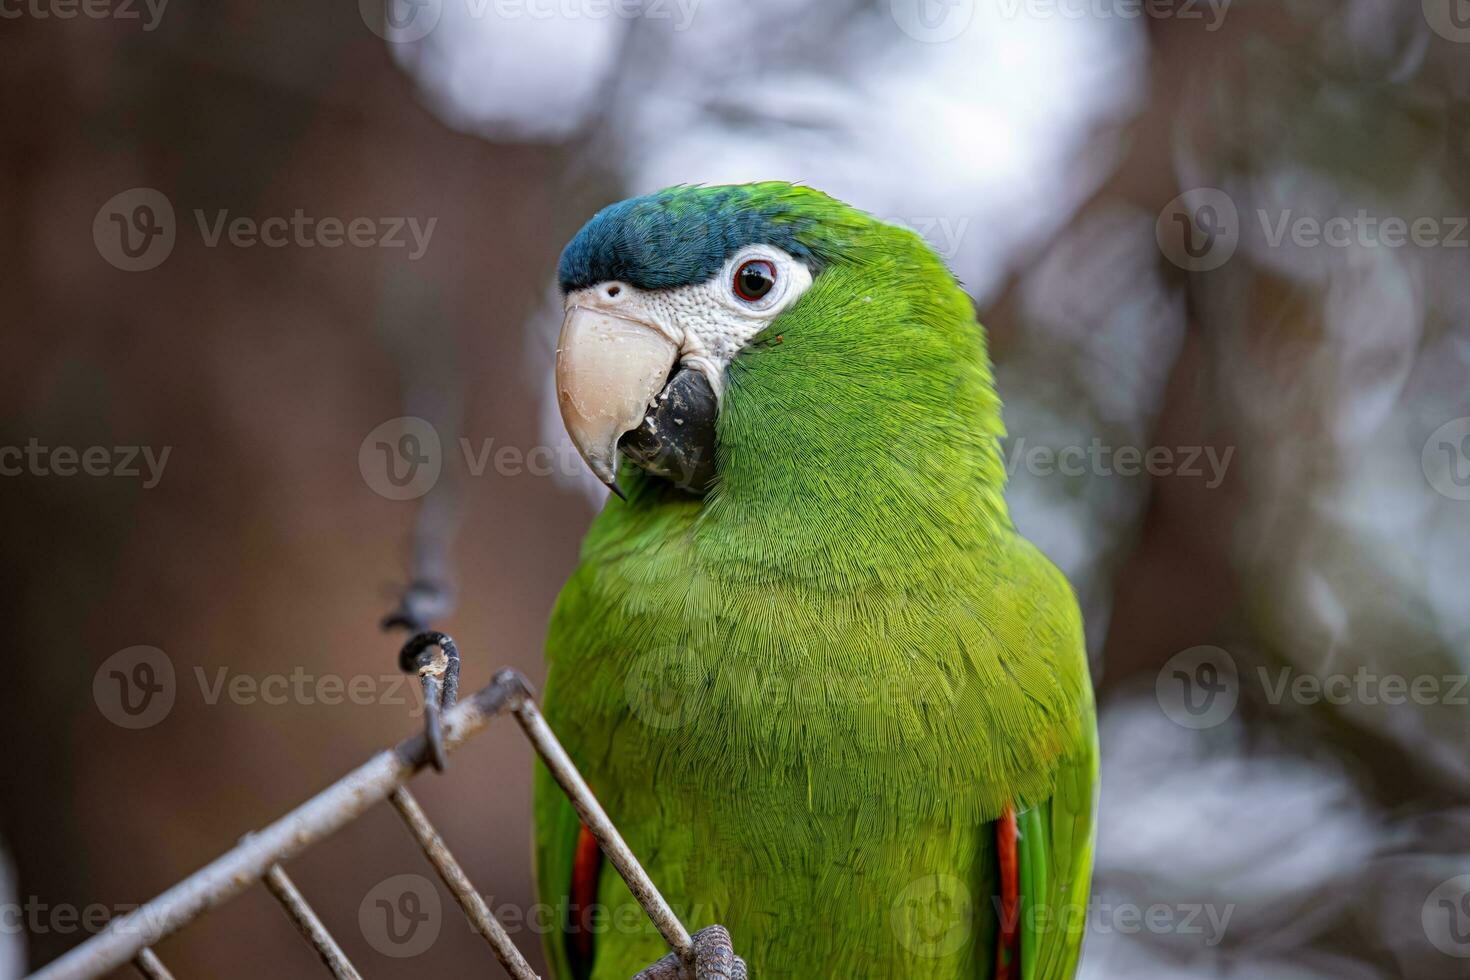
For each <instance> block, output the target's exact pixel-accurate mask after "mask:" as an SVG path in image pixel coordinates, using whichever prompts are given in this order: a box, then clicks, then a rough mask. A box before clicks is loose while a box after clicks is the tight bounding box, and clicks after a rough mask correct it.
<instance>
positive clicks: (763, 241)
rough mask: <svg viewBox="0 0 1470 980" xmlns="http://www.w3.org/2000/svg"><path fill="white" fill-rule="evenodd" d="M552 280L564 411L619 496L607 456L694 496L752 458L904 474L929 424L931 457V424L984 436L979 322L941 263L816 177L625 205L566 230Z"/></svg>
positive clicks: (984, 374)
mask: <svg viewBox="0 0 1470 980" xmlns="http://www.w3.org/2000/svg"><path fill="white" fill-rule="evenodd" d="M558 279H559V283H560V287H561V291H562V295H563V298H564V306H565V319H564V320H563V323H562V330H561V337H560V341H559V343H558V346H557V362H556V387H557V399H558V404H559V406H560V409H561V413H562V419H563V421H564V423H565V425H566V428H567V431H568V433H569V434H570V436H571V438H572V441H573V442H574V443H575V445H576V447H577V449H578V451H579V452H580V453H581V455H582V458H583V459H584V460H585V461H586V463H587V465H588V466H589V467H590V468H591V469H592V471H593V472H594V473H595V474H596V475H597V477H598V478H599V479H600V480H602V481H603V483H605V484H607V486H608V487H609V488H611V489H612V490H613V491H614V492H616V493H618V494H619V496H622V493H623V492H622V489H621V488H620V486H619V483H618V464H619V458H620V456H621V457H624V458H626V459H627V460H628V461H629V462H630V463H631V464H632V465H633V466H634V467H636V468H638V469H640V470H642V471H644V473H646V474H648V475H649V476H651V477H653V478H654V479H655V480H662V481H666V482H668V483H670V484H672V485H673V486H676V487H678V488H680V489H681V490H682V491H685V492H686V493H692V494H695V495H703V494H705V493H707V492H709V491H711V489H712V488H716V487H720V486H722V485H728V484H729V483H730V481H731V480H732V479H733V478H735V477H737V476H738V475H739V471H740V470H742V469H743V470H744V471H745V472H746V475H747V476H750V475H751V473H752V471H753V470H755V469H758V468H759V467H760V466H762V465H784V466H786V467H787V469H788V471H794V470H796V469H798V468H802V467H812V466H814V467H817V468H819V469H823V470H830V469H831V466H830V465H829V464H837V463H843V462H845V463H847V464H852V465H856V466H863V467H868V468H869V469H872V468H874V467H877V468H881V467H882V458H883V457H886V458H887V459H888V460H889V461H893V460H897V461H898V462H899V463H900V464H901V466H902V465H907V466H909V467H910V473H911V475H912V473H913V472H915V471H914V470H913V469H912V467H913V466H914V465H915V464H920V468H923V466H922V463H921V461H919V460H917V459H915V458H913V456H914V454H915V453H919V454H922V453H925V452H926V451H927V450H926V440H927V439H932V440H934V446H933V450H934V452H936V453H937V454H939V455H948V454H950V453H952V452H954V451H956V450H957V449H958V448H960V447H959V446H957V445H956V440H955V438H954V437H953V433H950V432H948V431H945V432H939V431H938V430H937V429H936V428H935V426H936V424H937V423H940V422H947V421H949V420H953V419H954V418H956V417H959V418H962V419H963V420H964V421H965V423H966V424H967V426H968V428H969V429H970V430H972V431H971V434H972V435H976V436H979V437H987V436H988V437H993V436H994V435H996V434H998V432H999V414H998V403H996V402H995V399H994V393H993V386H992V385H991V382H990V375H989V364H988V360H987V358H986V355H985V350H984V339H983V335H982V333H981V331H980V329H979V326H978V324H977V323H976V322H975V317H974V310H973V306H972V305H971V304H970V301H969V298H968V297H967V296H966V295H965V294H964V292H963V290H962V289H961V288H960V287H959V285H958V283H957V282H956V281H955V280H954V278H953V276H952V275H951V274H950V273H949V271H948V269H947V268H946V267H945V266H944V263H943V262H942V261H941V260H940V259H939V258H938V256H936V255H935V254H934V253H933V252H932V250H930V249H929V247H928V246H927V245H926V244H925V243H924V242H923V240H922V239H921V238H919V236H918V235H916V234H915V233H913V232H912V231H910V230H908V229H906V228H902V227H898V226H895V225H890V224H887V223H885V222H882V221H879V220H878V219H876V218H873V217H872V216H870V215H868V214H866V213H864V212H861V211H859V210H857V209H855V208H852V207H850V206H848V205H846V204H843V203H842V202H840V201H837V200H835V199H833V198H831V197H828V196H827V195H825V194H823V193H821V192H819V191H816V190H813V189H811V188H808V187H801V186H795V185H791V184H786V183H778V182H766V183H756V184H742V185H732V186H721V187H691V186H680V187H673V188H669V189H667V190H663V191H659V192H657V193H654V194H650V195H647V196H644V197H636V198H631V199H629V200H625V201H621V202H619V203H617V204H613V205H611V206H609V207H607V208H604V209H603V210H602V211H600V212H598V213H597V214H596V215H595V216H594V217H593V218H592V220H590V221H589V222H588V223H587V224H586V225H585V226H584V227H583V228H582V229H581V231H579V232H578V233H577V235H576V236H575V237H574V238H573V239H572V240H571V242H570V243H569V244H568V245H567V247H566V249H565V250H564V251H563V253H562V256H561V262H560V265H559V268H558ZM982 416H983V418H982ZM977 421H978V424H977ZM946 428H947V427H946ZM752 435H755V438H754V439H752V438H751V436H752ZM965 441H966V439H965V438H961V439H960V440H959V442H961V443H963V442H965ZM742 445H743V446H744V447H746V448H749V449H751V450H753V451H752V452H748V453H746V454H745V455H744V456H743V457H742V459H743V461H744V462H745V464H746V465H744V466H743V467H742V466H741V465H739V462H737V459H736V456H737V454H738V452H739V450H740V448H741V447H742ZM941 446H942V448H941ZM758 457H759V458H758ZM930 462H931V463H934V464H935V465H939V466H947V465H949V461H948V460H945V459H934V460H930ZM829 476H830V477H831V478H833V479H840V478H841V474H840V473H835V472H829ZM791 489H792V490H794V491H795V490H798V489H799V488H797V487H795V486H792V487H791Z"/></svg>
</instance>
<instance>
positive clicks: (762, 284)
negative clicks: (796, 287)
mask: <svg viewBox="0 0 1470 980" xmlns="http://www.w3.org/2000/svg"><path fill="white" fill-rule="evenodd" d="M774 285H776V267H775V266H774V265H772V264H771V263H769V262H767V261H766V260H765V259H751V260H750V261H749V262H745V263H743V264H742V265H741V266H740V268H739V269H737V270H736V272H735V292H736V293H737V294H738V295H739V296H740V298H741V299H746V300H757V299H760V298H761V297H762V296H764V295H766V293H769V292H770V291H771V287H772V286H774Z"/></svg>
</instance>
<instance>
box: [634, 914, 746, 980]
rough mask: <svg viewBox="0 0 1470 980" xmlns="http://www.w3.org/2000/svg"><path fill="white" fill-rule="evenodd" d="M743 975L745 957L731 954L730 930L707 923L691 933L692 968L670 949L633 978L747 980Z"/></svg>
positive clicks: (645, 979)
mask: <svg viewBox="0 0 1470 980" xmlns="http://www.w3.org/2000/svg"><path fill="white" fill-rule="evenodd" d="M747 976H748V974H747V973H746V971H745V961H744V960H742V959H741V958H740V957H738V956H736V955H735V947H734V946H733V945H732V944H731V942H730V933H729V932H728V931H726V929H725V927H724V926H709V927H708V928H705V929H701V930H699V931H698V932H696V933H695V934H694V966H693V969H692V970H691V969H690V968H689V967H687V966H685V965H684V964H683V963H681V962H680V961H679V957H678V955H677V954H675V953H670V954H669V955H668V956H665V957H664V958H663V959H661V960H659V961H658V962H657V963H655V964H653V966H650V967H649V968H648V969H646V970H643V971H642V972H640V973H639V974H638V975H637V976H635V977H634V978H633V980H747Z"/></svg>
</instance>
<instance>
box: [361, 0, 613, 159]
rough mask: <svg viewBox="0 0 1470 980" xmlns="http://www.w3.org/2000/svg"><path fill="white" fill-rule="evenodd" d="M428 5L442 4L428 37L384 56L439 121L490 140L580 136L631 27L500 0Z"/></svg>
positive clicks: (610, 19) (396, 46) (443, 1)
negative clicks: (415, 86) (551, 13)
mask: <svg viewBox="0 0 1470 980" xmlns="http://www.w3.org/2000/svg"><path fill="white" fill-rule="evenodd" d="M430 2H435V3H439V4H441V6H440V17H439V22H438V23H437V24H436V25H435V27H434V29H433V30H432V31H430V32H429V34H428V35H427V36H426V37H424V38H423V39H422V40H419V41H414V42H411V43H400V44H389V46H388V47H389V49H390V50H391V51H392V52H393V56H394V59H395V60H396V61H397V62H398V64H399V65H400V66H401V67H402V68H403V69H404V70H405V71H406V72H408V73H409V74H410V75H411V76H413V78H414V80H415V81H417V82H418V84H419V86H420V88H421V90H422V93H423V97H424V99H425V101H426V102H427V104H428V106H429V108H430V110H432V111H433V112H434V113H435V114H436V115H437V116H439V118H440V119H442V120H443V121H444V122H446V123H447V124H449V125H450V126H453V127H454V128H456V129H459V130H463V131H466V132H471V133H478V134H480V135H482V136H486V137H490V138H492V139H496V138H498V139H506V138H515V139H535V140H553V141H554V140H560V139H565V138H566V137H568V136H570V135H571V134H572V133H574V132H576V131H577V130H578V129H580V128H581V127H582V126H583V124H585V123H586V121H587V116H588V114H589V113H590V112H591V111H592V108H593V106H594V105H595V99H596V95H597V92H598V90H599V88H600V87H601V85H602V83H603V82H604V81H605V80H606V79H607V76H608V75H609V74H610V73H611V72H612V70H613V67H614V64H615V62H616V59H617V55H618V50H619V48H620V47H621V45H622V43H623V37H624V34H625V32H626V31H627V30H628V28H629V25H630V23H631V22H630V21H629V20H628V19H626V18H619V17H613V16H609V17H577V18H568V17H562V16H551V17H544V16H538V15H536V14H533V12H532V11H533V9H535V10H537V11H539V10H540V9H541V8H536V7H534V5H533V7H525V6H516V5H514V4H512V5H510V6H508V7H502V6H501V5H499V4H498V0H430ZM546 9H554V8H551V7H548V8H546ZM502 10H503V11H504V12H502ZM517 11H519V12H518V13H517Z"/></svg>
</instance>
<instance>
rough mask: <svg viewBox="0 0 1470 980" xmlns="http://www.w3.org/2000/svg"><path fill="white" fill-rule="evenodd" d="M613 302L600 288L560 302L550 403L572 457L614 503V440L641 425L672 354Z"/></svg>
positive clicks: (654, 332) (664, 341)
mask: <svg viewBox="0 0 1470 980" xmlns="http://www.w3.org/2000/svg"><path fill="white" fill-rule="evenodd" d="M609 292H612V293H613V294H614V295H613V296H608V295H607V294H608V293H609ZM616 296H617V291H616V290H610V289H608V288H607V287H606V286H604V287H600V288H592V289H583V290H578V291H577V292H574V293H572V294H570V295H568V296H567V299H566V319H564V320H563V321H562V325H561V339H560V341H559V342H558V343H557V349H556V397H557V403H558V404H559V405H560V407H561V417H562V422H563V423H564V424H565V425H566V428H567V434H568V435H570V436H571V437H572V442H573V444H574V445H576V447H577V451H578V452H579V453H581V454H582V458H583V459H584V460H586V461H587V465H588V466H590V467H591V468H592V472H593V473H595V474H597V478H598V479H599V480H601V481H602V482H603V483H605V484H607V485H608V487H610V488H611V489H612V490H613V491H614V492H615V493H617V494H618V495H619V496H621V495H622V491H621V490H620V489H619V488H618V486H617V482H616V479H617V471H618V440H619V439H620V438H622V436H623V434H624V433H625V432H629V431H631V430H633V429H636V428H637V427H638V426H639V425H640V424H641V423H642V421H643V418H644V416H645V415H646V414H647V413H648V410H649V407H650V406H651V405H652V404H653V401H654V397H655V396H656V395H658V393H659V391H660V390H662V389H663V387H664V384H665V383H666V382H667V381H668V378H669V373H670V371H671V370H672V369H673V367H674V362H675V361H676V360H677V359H678V356H679V348H678V346H677V345H676V344H675V343H674V342H673V341H672V340H670V339H669V338H668V337H667V336H666V335H665V334H664V333H663V332H662V331H661V330H660V329H659V328H658V327H657V326H656V325H655V324H654V323H652V322H651V320H650V319H645V318H640V317H639V316H638V315H637V313H638V311H637V310H636V309H631V308H630V309H627V310H626V311H625V310H623V309H619V307H620V306H622V305H623V304H620V303H618V302H617V301H616V298H615V297H616ZM630 305H636V304H630Z"/></svg>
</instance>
